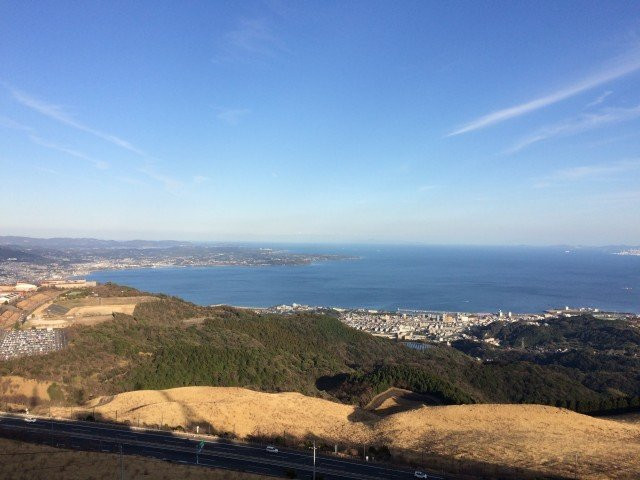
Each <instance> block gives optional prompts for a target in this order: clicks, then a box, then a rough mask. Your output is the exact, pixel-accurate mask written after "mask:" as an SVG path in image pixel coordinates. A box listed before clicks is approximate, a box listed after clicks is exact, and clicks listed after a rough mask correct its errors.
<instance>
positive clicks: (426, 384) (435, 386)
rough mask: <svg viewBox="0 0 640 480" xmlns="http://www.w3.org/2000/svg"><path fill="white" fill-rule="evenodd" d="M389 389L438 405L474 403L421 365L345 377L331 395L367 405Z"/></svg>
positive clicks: (378, 369)
mask: <svg viewBox="0 0 640 480" xmlns="http://www.w3.org/2000/svg"><path fill="white" fill-rule="evenodd" d="M390 387H396V388H403V389H405V390H411V391H412V392H415V393H419V394H422V395H428V396H430V397H432V398H434V400H435V402H436V403H439V404H455V405H459V404H463V403H475V399H474V398H473V397H471V396H470V395H469V394H468V393H467V392H465V391H463V390H462V389H460V388H458V387H456V386H455V385H453V384H452V383H451V382H449V381H447V380H445V379H443V378H441V377H438V376H436V375H434V374H433V373H431V372H430V371H429V370H427V369H426V368H424V367H421V366H419V365H397V364H396V365H380V366H377V367H376V368H374V369H373V370H371V371H369V372H356V373H353V374H351V375H347V376H344V377H343V378H342V379H341V381H340V382H339V383H337V384H336V385H334V387H333V388H332V389H331V393H332V394H333V395H334V396H335V397H337V398H340V399H343V400H348V401H349V402H350V403H360V404H362V405H364V404H366V403H368V402H369V401H370V400H371V399H372V398H373V397H374V396H375V395H377V394H379V393H381V392H384V391H385V390H387V389H389V388H390Z"/></svg>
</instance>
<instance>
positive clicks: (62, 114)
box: [0, 84, 183, 194]
mask: <svg viewBox="0 0 640 480" xmlns="http://www.w3.org/2000/svg"><path fill="white" fill-rule="evenodd" d="M5 87H6V88H7V89H8V90H9V92H10V93H11V95H12V96H13V98H14V99H15V100H16V101H17V102H18V103H20V104H21V105H23V106H25V107H27V108H29V109H31V110H33V111H35V112H37V113H40V114H41V115H44V116H45V117H48V118H50V119H52V120H55V121H57V122H59V123H61V124H63V125H66V126H68V127H71V128H74V129H76V130H79V131H82V132H85V133H88V134H90V135H93V136H94V137H97V138H99V139H101V140H104V141H106V142H109V143H111V144H112V145H115V146H117V147H120V148H122V149H124V150H127V151H129V152H132V153H134V154H136V155H138V156H139V157H141V158H142V159H143V160H144V165H143V166H142V167H140V168H138V169H137V170H138V172H140V173H142V174H144V175H146V176H147V177H149V178H150V179H152V180H155V181H156V182H159V183H160V184H162V185H163V186H164V187H165V189H166V190H168V191H169V192H170V193H174V194H175V193H176V192H177V191H178V190H179V189H180V188H181V187H182V186H183V183H182V182H181V181H179V180H177V179H176V178H173V177H171V176H170V175H165V174H163V173H160V172H159V171H158V170H157V166H156V163H157V160H156V159H155V158H153V157H152V156H151V155H149V154H147V153H146V152H144V151H143V150H141V149H139V148H138V147H136V146H134V145H133V144H132V143H131V142H129V141H127V140H124V139H123V138H121V137H118V136H116V135H113V134H111V133H107V132H103V131H101V130H97V129H95V128H92V127H89V126H87V125H86V124H84V123H82V122H80V121H78V120H76V119H75V117H74V116H73V115H71V114H70V113H69V112H68V111H67V109H65V108H64V107H62V106H59V105H55V104H52V103H49V102H46V101H44V100H41V99H39V98H36V97H35V96H33V95H30V94H28V93H26V92H24V91H22V90H18V89H16V88H13V87H11V86H7V85H6V84H5ZM0 119H4V121H2V123H1V124H2V125H4V124H5V123H6V125H5V126H8V127H9V128H18V129H21V130H24V131H25V132H26V133H28V134H29V138H30V139H31V141H32V142H34V143H37V144H39V145H41V146H43V147H46V148H50V149H53V150H57V151H60V152H63V153H67V154H68V155H71V156H74V157H76V158H81V159H83V160H87V161H89V162H91V163H93V165H94V166H95V167H96V168H99V169H106V168H109V164H108V163H107V162H104V161H102V160H96V159H94V158H92V157H90V156H88V155H85V154H84V153H82V152H79V151H77V150H74V149H71V148H68V147H65V146H61V145H58V144H55V143H51V142H47V141H44V140H42V139H41V138H39V137H38V136H37V135H36V134H35V133H34V132H35V131H34V129H32V128H30V127H26V126H23V125H20V124H18V123H17V122H13V121H11V119H6V118H4V117H0ZM128 183H131V182H128Z"/></svg>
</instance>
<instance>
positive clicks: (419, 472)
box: [413, 470, 429, 478]
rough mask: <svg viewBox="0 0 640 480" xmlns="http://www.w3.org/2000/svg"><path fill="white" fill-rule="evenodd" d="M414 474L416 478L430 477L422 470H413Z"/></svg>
mask: <svg viewBox="0 0 640 480" xmlns="http://www.w3.org/2000/svg"><path fill="white" fill-rule="evenodd" d="M413 476H414V477H416V478H429V476H428V475H427V474H426V473H424V472H421V471H420V470H416V471H415V472H413Z"/></svg>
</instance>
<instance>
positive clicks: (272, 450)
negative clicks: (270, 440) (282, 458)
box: [267, 445, 278, 453]
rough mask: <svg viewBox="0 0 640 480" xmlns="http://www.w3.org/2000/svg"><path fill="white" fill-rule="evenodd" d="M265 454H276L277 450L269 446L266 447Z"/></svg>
mask: <svg viewBox="0 0 640 480" xmlns="http://www.w3.org/2000/svg"><path fill="white" fill-rule="evenodd" d="M267 452H269V453H278V449H277V448H276V447H272V446H271V445H269V446H268V447H267Z"/></svg>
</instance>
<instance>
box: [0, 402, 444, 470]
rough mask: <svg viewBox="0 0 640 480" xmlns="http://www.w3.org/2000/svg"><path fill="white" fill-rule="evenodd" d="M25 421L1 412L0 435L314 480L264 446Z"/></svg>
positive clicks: (319, 461) (307, 458)
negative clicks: (200, 445) (294, 475)
mask: <svg viewBox="0 0 640 480" xmlns="http://www.w3.org/2000/svg"><path fill="white" fill-rule="evenodd" d="M26 418H27V417H26V416H23V415H15V414H7V413H0V436H3V437H6V438H18V439H26V440H30V441H36V442H39V443H46V444H49V445H53V446H57V447H64V448H76V449H80V450H93V451H102V452H111V453H119V452H120V448H122V452H123V453H124V454H125V455H140V456H145V457H153V458H157V459H162V460H167V461H172V462H177V463H185V464H193V465H195V464H196V463H197V464H199V465H202V466H203V467H215V468H225V469H229V470H238V471H244V472H249V473H256V474H260V475H272V476H278V477H283V476H287V475H290V474H291V473H292V472H294V471H295V474H296V477H297V478H301V479H311V478H313V454H312V452H305V451H300V450H291V449H283V448H280V447H277V448H278V450H279V451H278V453H271V452H268V451H267V450H266V448H265V446H259V445H251V444H243V443H235V442H231V441H227V440H223V439H216V438H214V437H204V436H193V435H191V436H189V435H183V434H176V433H171V432H161V431H158V430H149V429H142V428H135V427H133V428H127V427H124V428H120V427H115V426H110V425H108V424H102V423H93V422H82V421H72V420H61V419H55V420H51V419H48V418H44V417H31V418H33V419H34V421H31V422H27V421H26ZM201 440H204V441H205V444H204V447H203V448H202V451H201V453H200V454H196V451H197V447H198V444H199V443H200V441H201ZM316 475H317V477H322V478H324V479H325V480H330V479H331V480H333V479H358V480H372V479H387V480H390V479H394V480H397V479H411V478H415V477H414V470H408V469H405V468H394V467H390V466H388V465H380V464H375V463H367V462H363V461H356V460H345V459H340V458H336V457H328V456H324V455H318V456H317V457H316ZM427 478H429V479H433V480H437V479H442V478H443V477H442V476H440V475H429V476H428V477H427Z"/></svg>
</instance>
